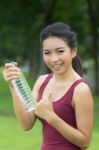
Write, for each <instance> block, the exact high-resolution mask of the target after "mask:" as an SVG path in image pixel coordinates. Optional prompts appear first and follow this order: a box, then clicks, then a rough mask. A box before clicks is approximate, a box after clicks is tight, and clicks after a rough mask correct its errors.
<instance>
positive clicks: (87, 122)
mask: <svg viewBox="0 0 99 150" xmlns="http://www.w3.org/2000/svg"><path fill="white" fill-rule="evenodd" d="M73 107H74V109H75V115H76V122H77V129H75V128H73V127H72V126H70V125H69V124H67V123H66V122H65V121H63V120H62V119H61V118H60V117H59V116H57V114H55V112H54V111H53V108H52V100H51V96H48V97H46V98H44V99H43V100H42V101H40V103H39V104H38V105H37V108H36V114H37V115H39V116H40V117H42V118H43V119H45V120H46V121H47V122H48V123H49V124H50V125H51V126H53V127H54V128H55V129H56V130H57V131H58V132H59V133H60V134H61V135H63V136H64V137H65V138H66V139H67V140H68V141H70V142H71V143H73V144H75V145H77V146H79V147H81V148H87V147H88V146H89V144H90V141H91V134H92V124H93V100H92V95H91V92H90V89H89V87H88V86H87V85H86V84H85V83H81V84H80V85H78V86H77V87H76V89H75V92H74V96H73ZM41 110H42V112H41ZM45 112H46V113H45Z"/></svg>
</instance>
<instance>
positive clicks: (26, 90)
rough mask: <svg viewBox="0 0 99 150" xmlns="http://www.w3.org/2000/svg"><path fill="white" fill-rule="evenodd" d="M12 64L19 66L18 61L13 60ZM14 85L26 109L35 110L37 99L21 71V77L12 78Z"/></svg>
mask: <svg viewBox="0 0 99 150" xmlns="http://www.w3.org/2000/svg"><path fill="white" fill-rule="evenodd" d="M11 64H13V65H14V66H17V63H16V62H11ZM12 85H13V86H14V88H15V90H16V93H17V95H18V96H19V99H20V101H21V103H22V105H23V106H24V108H25V110H26V111H28V112H29V111H32V110H34V109H35V107H36V101H35V100H34V98H33V95H32V92H31V89H30V87H29V85H28V83H27V81H26V79H25V77H24V75H23V73H21V76H20V78H18V79H13V80H12Z"/></svg>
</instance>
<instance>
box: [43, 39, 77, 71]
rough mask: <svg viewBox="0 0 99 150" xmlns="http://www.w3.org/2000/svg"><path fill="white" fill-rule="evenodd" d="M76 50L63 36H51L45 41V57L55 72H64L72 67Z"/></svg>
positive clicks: (45, 60) (46, 62)
mask: <svg viewBox="0 0 99 150" xmlns="http://www.w3.org/2000/svg"><path fill="white" fill-rule="evenodd" d="M75 55H76V51H75V50H72V51H71V49H70V47H69V46H68V45H67V44H66V42H64V41H63V40H62V39H61V38H57V37H49V38H47V39H46V40H44V42H43V58H44V62H45V64H46V65H47V67H48V68H49V69H50V70H51V71H52V72H53V73H54V74H64V73H66V72H67V71H68V69H70V68H71V67H72V59H73V58H74V57H75Z"/></svg>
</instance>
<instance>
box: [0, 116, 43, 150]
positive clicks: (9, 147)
mask: <svg viewBox="0 0 99 150" xmlns="http://www.w3.org/2000/svg"><path fill="white" fill-rule="evenodd" d="M40 126H41V125H40V123H39V122H38V121H37V123H36V124H35V126H34V128H33V129H32V130H30V131H27V132H25V131H23V130H22V129H21V128H20V126H19V124H18V122H17V120H16V119H15V118H11V117H0V150H28V149H29V150H33V149H34V150H39V149H40V148H39V147H40V141H41V135H40V129H41V127H40Z"/></svg>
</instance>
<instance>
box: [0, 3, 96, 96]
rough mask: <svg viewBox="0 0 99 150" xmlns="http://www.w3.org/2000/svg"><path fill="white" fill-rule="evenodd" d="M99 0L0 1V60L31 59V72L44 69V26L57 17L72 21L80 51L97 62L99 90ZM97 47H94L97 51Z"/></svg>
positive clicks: (21, 61) (0, 61)
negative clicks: (41, 36)
mask: <svg viewBox="0 0 99 150" xmlns="http://www.w3.org/2000/svg"><path fill="white" fill-rule="evenodd" d="M98 10H99V2H98V0H94V1H93V0H80V1H79V0H75V1H72V0H67V1H66V0H62V1H59V0H36V1H33V0H14V1H13V0H9V1H7V0H3V1H0V14H1V15H0V63H2V62H5V61H8V60H9V59H11V60H12V59H15V60H16V61H18V62H20V64H21V63H23V62H25V61H28V62H29V68H30V69H29V70H30V75H31V76H33V78H36V77H37V74H38V73H39V72H43V70H44V69H45V67H44V63H43V60H42V57H41V56H42V52H41V51H40V44H39V33H40V31H41V29H42V28H43V27H44V26H46V25H48V24H50V23H52V22H55V21H64V22H67V23H68V24H70V25H71V26H72V28H73V30H75V31H76V32H77V33H78V42H79V47H78V49H79V50H78V52H79V53H80V55H81V57H82V58H83V59H85V58H86V59H88V58H92V59H94V62H95V81H96V82H95V83H96V92H97V94H99V69H98V68H99V50H98V49H99V45H98V40H99V36H98V34H99V33H98V30H99V18H98ZM94 50H95V51H94Z"/></svg>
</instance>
